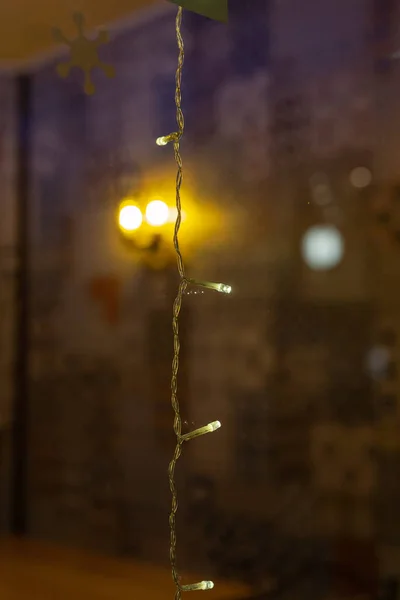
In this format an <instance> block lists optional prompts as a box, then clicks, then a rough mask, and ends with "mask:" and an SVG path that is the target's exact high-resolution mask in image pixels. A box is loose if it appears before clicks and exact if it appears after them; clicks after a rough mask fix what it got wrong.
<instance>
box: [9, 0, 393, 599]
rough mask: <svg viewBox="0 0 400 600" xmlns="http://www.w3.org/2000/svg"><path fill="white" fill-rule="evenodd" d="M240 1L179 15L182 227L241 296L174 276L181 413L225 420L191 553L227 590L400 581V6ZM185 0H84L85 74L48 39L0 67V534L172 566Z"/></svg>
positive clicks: (190, 493)
mask: <svg viewBox="0 0 400 600" xmlns="http://www.w3.org/2000/svg"><path fill="white" fill-rule="evenodd" d="M65 8H66V7H64V11H63V12H62V11H60V15H59V17H58V21H57V20H56V21H55V22H54V21H49V22H47V21H45V20H44V21H43V22H44V24H45V27H44V29H43V31H44V34H43V35H45V36H46V35H47V36H48V39H49V40H50V39H51V27H53V26H56V27H60V28H62V29H63V30H65V31H66V32H70V33H71V35H72V36H73V35H74V34H73V25H71V24H72V16H71V15H72V12H73V10H74V9H75V8H76V7H71V15H70V14H69V12H68V11H66V10H65ZM78 8H79V7H78ZM229 9H230V19H229V23H228V24H221V23H217V22H215V21H211V20H209V19H206V18H204V17H200V16H198V15H195V14H194V13H190V12H188V11H186V12H185V14H184V23H183V33H184V39H185V43H186V62H185V68H184V80H183V108H184V113H185V119H186V134H185V137H184V141H183V143H182V153H183V160H184V186H183V194H182V200H183V210H184V222H183V226H182V250H183V254H184V257H185V258H186V264H187V270H188V274H189V276H190V277H193V278H198V279H200V280H210V281H221V282H224V283H227V284H229V285H231V286H232V288H233V292H232V294H231V295H229V296H225V295H223V294H218V293H213V292H212V291H209V290H204V291H203V292H202V293H200V292H201V291H200V290H189V293H188V294H186V296H185V299H184V309H183V312H182V321H181V323H182V324H181V336H182V354H181V359H182V362H181V372H180V384H179V385H180V402H181V408H182V415H183V420H184V424H183V428H184V431H190V430H192V429H195V428H197V427H201V426H203V425H204V424H206V423H208V422H210V421H214V420H216V419H218V420H220V421H221V422H222V428H221V429H220V430H219V431H218V432H216V433H215V435H213V436H205V437H204V438H199V439H197V440H196V441H193V443H191V444H190V445H188V446H186V447H185V452H184V454H183V457H182V460H181V461H180V463H179V468H178V471H177V475H178V485H179V497H180V509H179V513H178V515H179V516H178V561H179V563H180V565H181V567H182V568H184V569H187V570H189V571H192V572H200V573H201V574H204V575H206V578H215V580H216V581H217V580H218V578H221V580H227V581H231V582H232V584H233V587H234V586H235V585H239V586H240V585H241V584H244V585H245V586H246V590H247V591H246V592H243V593H242V594H241V595H240V598H241V599H242V600H245V599H246V598H247V599H250V598H251V599H253V600H255V599H257V600H261V599H266V598H274V599H276V600H286V599H289V598H290V599H292V598H297V599H301V600H303V599H304V600H317V599H321V600H322V599H324V600H325V599H328V598H329V599H332V600H333V599H335V600H336V599H337V600H342V599H350V598H352V599H353V598H356V597H357V598H360V597H362V598H370V599H379V600H396V599H397V598H398V596H399V593H398V585H399V578H400V517H399V506H400V484H399V468H400V432H399V424H400V405H399V381H398V370H399V360H400V348H399V347H398V341H399V334H400V304H399V301H400V287H399V274H400V262H399V257H400V164H399V162H400V153H399V148H400V146H399V133H400V131H399V127H400V103H399V92H400V63H399V59H398V58H397V52H399V51H400V2H398V0H301V1H299V0H230V1H229ZM175 13H176V6H173V5H171V4H169V3H167V2H164V3H161V4H157V5H154V6H152V7H150V6H149V7H148V8H147V7H146V6H143V7H141V10H140V12H139V13H137V14H136V13H135V14H134V15H129V17H127V18H126V19H119V20H118V22H116V21H115V19H116V17H117V15H116V14H115V15H114V14H113V15H111V14H110V15H105V14H104V15H102V16H101V19H103V18H104V22H103V21H101V22H100V21H96V19H94V17H92V13H90V11H89V10H88V14H87V18H88V23H89V26H90V29H89V31H90V32H93V28H94V26H95V25H96V26H98V25H101V24H105V26H106V28H108V30H109V31H110V33H111V41H110V43H109V44H107V45H105V46H103V47H101V49H100V57H101V59H102V60H103V61H104V62H105V63H107V64H112V65H114V67H115V69H116V76H115V78H114V79H107V77H106V76H105V75H104V73H102V72H101V71H98V72H95V73H94V77H93V81H94V83H95V86H96V93H95V94H94V95H93V96H88V95H86V94H85V93H84V91H83V74H82V72H81V71H79V70H73V71H71V75H70V77H69V78H68V79H65V80H63V79H61V78H60V77H59V76H58V74H57V72H56V66H57V64H58V63H59V62H60V60H61V61H63V60H67V56H68V54H67V51H66V50H65V49H63V48H61V50H59V49H55V50H54V52H53V51H52V50H49V49H47V48H46V44H47V41H46V42H43V48H42V47H40V48H39V47H38V48H37V49H38V50H39V49H40V51H41V52H42V51H43V52H44V51H46V53H47V54H46V56H44V55H43V56H41V58H40V60H39V61H34V62H30V63H29V65H28V67H26V68H24V69H22V67H21V64H22V63H21V64H18V65H17V66H16V65H15V64H12V60H11V59H12V58H13V56H8V55H7V56H5V59H6V60H5V64H4V70H3V74H2V75H1V78H0V104H1V110H0V182H1V183H0V189H1V196H0V201H1V218H0V305H1V308H0V344H1V351H0V369H1V370H0V486H1V494H0V527H1V530H2V532H3V533H4V535H6V536H10V535H18V536H21V535H22V536H24V537H27V538H32V539H41V540H45V541H47V542H51V543H53V544H57V545H59V546H62V547H70V548H75V549H77V551H78V550H84V551H87V552H96V553H98V554H102V555H105V556H109V557H114V558H116V557H117V558H118V559H122V558H124V559H125V558H128V559H129V560H133V561H147V562H148V563H151V564H153V565H163V566H166V567H168V543H169V530H168V513H169V509H170V494H169V489H168V478H167V465H168V462H169V460H170V458H171V456H172V451H173V446H174V438H173V434H172V425H173V413H172V409H171V407H170V392H169V389H170V375H171V360H172V327H171V317H172V302H173V298H174V295H175V292H176V288H177V282H178V279H177V273H176V264H175V258H174V255H173V247H172V227H173V225H172V221H173V219H174V217H175V214H174V209H173V207H174V202H175V195H174V186H175V164H174V160H173V153H172V151H171V148H170V147H166V148H160V147H157V145H156V144H155V140H156V138H157V137H159V136H161V135H164V134H168V133H170V132H171V131H174V130H175V106H174V89H175V81H174V75H175V69H176V63H177V49H176V42H175V30H174V17H175ZM85 14H86V13H85ZM20 15H21V13H20ZM119 16H120V15H119ZM106 17H107V18H109V19H110V22H108V21H106ZM93 19H94V20H93ZM113 19H114V20H113ZM2 27H3V28H4V24H3V26H2ZM35 31H36V30H35ZM41 31H42V30H40V31H39V33H38V32H37V36H38V39H39V40H40V41H41V40H42V39H43V36H42V33H41ZM46 32H47V33H46ZM20 33H21V30H20ZM39 34H40V35H39ZM21 35H22V34H21ZM27 39H29V35H27V36H25V37H24V35H22V36H21V40H25V41H26V40H27ZM46 40H47V38H46ZM35 49H36V46H35ZM32 51H33V48H30V49H29V52H30V53H32ZM16 52H17V50H15V53H16ZM15 56H16V54H15ZM399 57H400V54H399ZM17 58H18V59H19V60H20V59H21V60H22V59H24V58H26V57H25V55H23V53H21V56H18V57H17ZM7 61H8V62H7ZM10 61H11V62H10ZM154 201H156V202H157V203H156V204H152V205H150V207H148V205H149V203H151V202H154ZM139 209H140V211H141V212H139ZM146 210H147V213H146ZM143 215H145V216H144V217H143ZM142 218H143V222H142V223H141V219H142ZM195 292H196V293H195ZM232 589H233V588H232ZM210 593H211V594H213V593H214V592H210ZM233 593H234V592H232V594H233ZM134 596H135V594H134ZM96 597H102V598H103V596H96ZM141 597H143V598H146V596H145V595H143V596H141ZM227 597H229V598H233V597H235V598H236V597H238V596H237V595H236V596H234V595H231V596H230V595H228V596H227Z"/></svg>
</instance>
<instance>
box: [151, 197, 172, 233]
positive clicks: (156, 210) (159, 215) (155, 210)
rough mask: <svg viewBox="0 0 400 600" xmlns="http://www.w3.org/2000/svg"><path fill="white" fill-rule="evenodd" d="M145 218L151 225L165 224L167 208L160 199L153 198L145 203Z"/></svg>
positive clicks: (167, 216) (167, 218)
mask: <svg viewBox="0 0 400 600" xmlns="http://www.w3.org/2000/svg"><path fill="white" fill-rule="evenodd" d="M146 220H147V222H148V224H149V225H153V227H160V226H161V225H165V224H166V223H168V220H169V208H168V206H167V204H165V202H163V201H162V200H153V201H152V202H150V203H149V204H148V205H147V208H146Z"/></svg>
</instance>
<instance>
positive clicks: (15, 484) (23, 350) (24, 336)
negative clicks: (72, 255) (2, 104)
mask: <svg viewBox="0 0 400 600" xmlns="http://www.w3.org/2000/svg"><path fill="white" fill-rule="evenodd" d="M16 85H17V91H16V94H17V101H16V104H17V110H18V113H17V119H18V123H17V127H18V129H17V136H18V139H17V156H16V162H17V165H16V167H17V168H16V173H17V180H16V258H17V266H16V285H15V342H14V343H15V346H14V352H15V362H14V369H15V370H14V405H13V430H12V471H11V477H12V481H11V528H12V532H13V533H14V534H15V535H25V534H26V533H27V459H28V440H27V437H28V378H29V370H28V356H29V335H28V334H29V310H28V309H29V269H28V253H29V233H28V232H29V188H30V185H29V168H30V164H29V163H30V136H31V131H30V129H31V128H30V125H31V122H30V121H31V78H30V76H28V75H20V76H18V78H17V84H16Z"/></svg>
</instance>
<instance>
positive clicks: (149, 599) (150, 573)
mask: <svg viewBox="0 0 400 600" xmlns="http://www.w3.org/2000/svg"><path fill="white" fill-rule="evenodd" d="M204 578H207V573H201V574H200V575H199V574H197V576H196V575H195V576H194V578H193V576H192V577H191V578H187V577H184V578H183V581H182V583H194V582H196V581H201V580H202V579H204ZM191 594H192V595H189V598H191V599H192V600H196V598H198V596H197V594H201V597H200V598H198V600H242V599H244V598H246V595H247V594H246V590H245V589H244V588H241V587H240V586H234V585H228V584H223V583H221V582H217V581H216V587H215V588H214V589H213V590H210V591H207V592H191ZM193 594H194V595H195V596H194V595H193ZM203 594H206V596H204V595H203ZM187 597H188V593H186V594H184V596H183V598H187ZM0 598H1V600H173V598H174V586H173V584H172V580H171V573H170V571H169V569H167V568H165V569H163V568H159V567H155V566H152V565H147V564H141V563H139V562H138V561H128V560H125V561H122V560H116V559H107V558H100V557H96V556H92V555H89V554H86V553H83V552H79V551H75V550H70V549H64V548H58V547H53V546H51V545H47V544H43V543H37V542H33V541H22V540H21V541H19V540H7V539H0Z"/></svg>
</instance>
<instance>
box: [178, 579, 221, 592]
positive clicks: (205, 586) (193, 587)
mask: <svg viewBox="0 0 400 600" xmlns="http://www.w3.org/2000/svg"><path fill="white" fill-rule="evenodd" d="M213 587H214V582H213V581H199V583H190V584H189V585H183V586H182V590H183V591H184V592H195V591H197V590H212V589H213Z"/></svg>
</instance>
